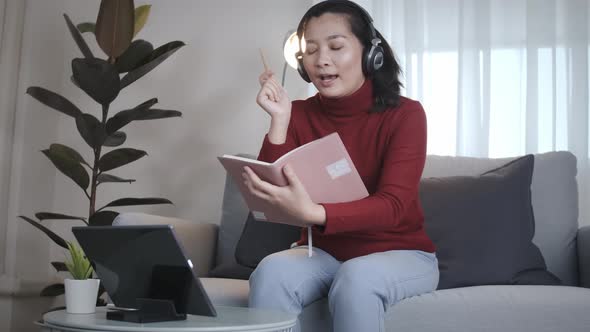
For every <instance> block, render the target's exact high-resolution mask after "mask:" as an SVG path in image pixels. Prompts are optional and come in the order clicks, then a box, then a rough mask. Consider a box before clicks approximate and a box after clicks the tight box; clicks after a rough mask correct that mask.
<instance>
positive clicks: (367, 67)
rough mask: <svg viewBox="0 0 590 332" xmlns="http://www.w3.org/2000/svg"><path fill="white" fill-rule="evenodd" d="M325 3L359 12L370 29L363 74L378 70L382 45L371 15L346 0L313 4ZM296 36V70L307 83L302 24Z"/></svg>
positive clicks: (381, 61) (321, 3)
mask: <svg viewBox="0 0 590 332" xmlns="http://www.w3.org/2000/svg"><path fill="white" fill-rule="evenodd" d="M326 3H334V4H342V5H345V6H348V7H349V8H352V9H354V10H356V11H357V12H358V13H360V15H361V17H362V18H363V20H364V21H365V22H367V25H368V26H369V29H371V47H370V48H366V47H365V50H364V51H363V59H362V61H363V62H362V66H363V73H364V74H365V76H370V75H372V74H373V73H374V72H376V71H377V70H379V68H381V67H382V66H383V61H384V52H383V47H381V45H380V44H381V39H379V37H377V32H376V30H375V27H374V26H373V19H372V18H371V15H369V13H368V12H367V11H366V10H365V9H364V8H363V7H361V6H359V5H357V4H356V3H354V2H352V1H348V0H326V1H323V2H320V3H318V4H316V5H314V7H315V6H325V5H326ZM314 7H311V8H310V9H309V10H308V12H310V11H311V10H312V9H313V8H314ZM328 12H329V11H328ZM297 37H298V39H299V51H297V53H295V57H296V58H297V71H298V72H299V75H301V77H302V78H303V79H304V80H305V81H306V82H308V83H309V82H311V79H310V78H309V75H308V74H307V72H306V71H305V68H304V67H303V51H302V48H301V39H302V38H303V26H300V27H299V29H298V30H297ZM361 42H363V41H361ZM363 45H364V44H363Z"/></svg>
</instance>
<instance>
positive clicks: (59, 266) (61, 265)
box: [51, 262, 68, 272]
mask: <svg viewBox="0 0 590 332" xmlns="http://www.w3.org/2000/svg"><path fill="white" fill-rule="evenodd" d="M51 265H52V266H53V268H55V270H56V271H57V272H66V271H67V270H68V267H67V266H66V263H64V262H51Z"/></svg>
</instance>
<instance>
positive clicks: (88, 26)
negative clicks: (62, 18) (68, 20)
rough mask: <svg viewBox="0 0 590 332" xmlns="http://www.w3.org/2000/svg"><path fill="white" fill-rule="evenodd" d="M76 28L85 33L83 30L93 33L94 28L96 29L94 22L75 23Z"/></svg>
mask: <svg viewBox="0 0 590 332" xmlns="http://www.w3.org/2000/svg"><path fill="white" fill-rule="evenodd" d="M76 28H78V31H80V33H85V32H92V33H94V30H95V29H96V24H94V23H92V22H84V23H78V24H77V25H76Z"/></svg>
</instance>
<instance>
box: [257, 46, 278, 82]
mask: <svg viewBox="0 0 590 332" xmlns="http://www.w3.org/2000/svg"><path fill="white" fill-rule="evenodd" d="M258 51H259V52H260V59H262V65H263V66H264V72H263V73H262V74H260V76H259V77H258V83H260V85H261V86H262V85H263V84H264V83H265V82H266V81H268V80H269V79H271V78H272V76H273V75H274V72H273V71H272V70H271V69H270V67H269V66H268V62H267V61H266V57H265V56H264V52H263V51H262V48H259V49H258Z"/></svg>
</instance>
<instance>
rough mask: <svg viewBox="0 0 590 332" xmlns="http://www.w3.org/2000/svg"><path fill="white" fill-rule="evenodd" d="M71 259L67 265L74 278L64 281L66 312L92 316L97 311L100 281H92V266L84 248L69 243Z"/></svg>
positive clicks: (66, 262) (67, 260)
mask: <svg viewBox="0 0 590 332" xmlns="http://www.w3.org/2000/svg"><path fill="white" fill-rule="evenodd" d="M68 252H69V254H70V258H69V259H66V261H65V265H66V268H67V269H68V272H69V273H70V275H71V276H72V278H66V279H64V285H65V295H66V311H67V312H68V313H70V314H91V313H93V312H94V311H96V299H97V297H98V288H99V285H100V280H99V279H92V278H91V277H92V271H93V270H92V265H90V261H89V260H88V258H87V257H86V255H84V252H83V251H82V248H80V246H78V245H77V244H76V243H74V242H68Z"/></svg>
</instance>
